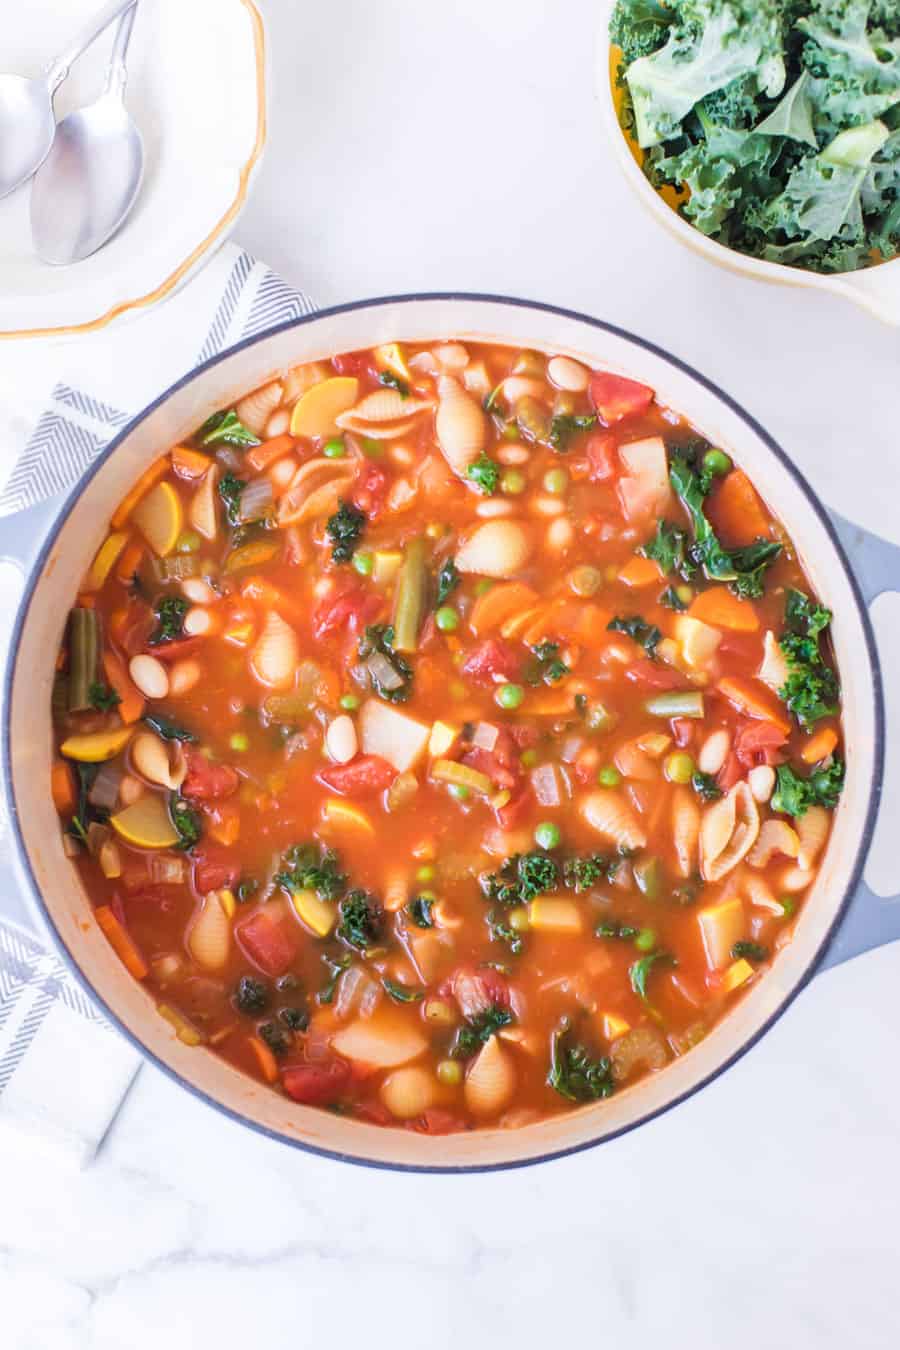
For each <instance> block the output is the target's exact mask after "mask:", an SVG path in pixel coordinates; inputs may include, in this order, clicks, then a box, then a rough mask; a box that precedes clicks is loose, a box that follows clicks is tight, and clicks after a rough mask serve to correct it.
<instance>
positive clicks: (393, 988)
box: [381, 975, 425, 1003]
mask: <svg viewBox="0 0 900 1350" xmlns="http://www.w3.org/2000/svg"><path fill="white" fill-rule="evenodd" d="M381 987H382V988H383V989H384V992H385V993H386V994H387V996H388V998H390V999H393V1001H394V1002H395V1003H419V1002H420V1001H421V1000H422V999H423V998H424V997H425V994H424V991H423V990H421V989H407V987H406V985H404V984H396V983H395V982H394V981H393V980H389V979H388V977H387V976H386V975H384V976H382V979H381Z"/></svg>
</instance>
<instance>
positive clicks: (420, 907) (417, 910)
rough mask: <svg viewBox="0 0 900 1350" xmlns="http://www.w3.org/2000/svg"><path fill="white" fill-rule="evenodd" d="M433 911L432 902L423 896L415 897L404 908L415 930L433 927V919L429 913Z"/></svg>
mask: <svg viewBox="0 0 900 1350" xmlns="http://www.w3.org/2000/svg"><path fill="white" fill-rule="evenodd" d="M433 909H434V901H433V900H429V899H428V898H427V897H426V896H424V895H417V896H416V897H415V899H413V900H410V902H409V904H408V905H407V906H406V912H407V914H408V915H409V917H410V919H411V920H412V922H413V923H414V924H415V926H416V927H417V928H433V927H434V919H433V917H432V913H431V911H432V910H433Z"/></svg>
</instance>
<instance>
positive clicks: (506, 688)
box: [494, 684, 525, 712]
mask: <svg viewBox="0 0 900 1350" xmlns="http://www.w3.org/2000/svg"><path fill="white" fill-rule="evenodd" d="M524 698H525V690H524V689H523V688H522V686H521V685H520V684H501V685H500V687H499V689H498V690H497V692H496V694H495V695H494V700H495V702H496V703H497V705H498V706H499V707H501V708H504V709H506V711H507V712H511V711H513V710H514V709H515V708H520V707H521V706H522V700H523V699H524Z"/></svg>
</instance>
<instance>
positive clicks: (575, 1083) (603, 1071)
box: [547, 1020, 614, 1102]
mask: <svg viewBox="0 0 900 1350" xmlns="http://www.w3.org/2000/svg"><path fill="white" fill-rule="evenodd" d="M547 1082H548V1084H549V1085H550V1087H552V1088H554V1089H555V1090H556V1091H557V1092H558V1093H559V1095H560V1096H561V1097H565V1098H567V1100H568V1101H570V1102H593V1101H598V1100H599V1099H600V1098H601V1097H610V1096H611V1095H612V1092H613V1088H614V1084H613V1077H612V1063H611V1061H610V1060H609V1059H607V1058H606V1057H605V1056H602V1055H601V1056H599V1057H598V1058H597V1059H593V1058H592V1057H591V1054H590V1052H589V1051H588V1050H587V1049H586V1048H585V1046H583V1045H581V1044H579V1043H572V1040H571V1027H570V1024H569V1022H568V1021H567V1020H566V1021H564V1022H563V1024H562V1026H561V1027H560V1029H559V1030H558V1031H555V1032H554V1033H553V1037H552V1039H551V1042H550V1072H549V1074H548V1075H547Z"/></svg>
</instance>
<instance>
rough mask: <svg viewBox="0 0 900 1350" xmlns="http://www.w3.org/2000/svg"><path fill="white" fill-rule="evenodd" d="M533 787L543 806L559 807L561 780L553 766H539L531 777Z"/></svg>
mask: <svg viewBox="0 0 900 1350" xmlns="http://www.w3.org/2000/svg"><path fill="white" fill-rule="evenodd" d="M531 786H532V787H533V788H534V795H535V797H537V799H538V801H539V802H540V804H541V806H559V780H558V778H557V775H556V769H555V768H554V766H553V765H552V764H539V765H538V767H537V768H536V769H535V770H534V772H533V773H532V775H531Z"/></svg>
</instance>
